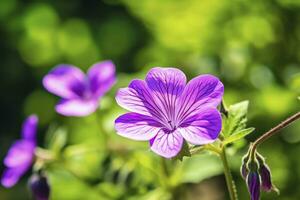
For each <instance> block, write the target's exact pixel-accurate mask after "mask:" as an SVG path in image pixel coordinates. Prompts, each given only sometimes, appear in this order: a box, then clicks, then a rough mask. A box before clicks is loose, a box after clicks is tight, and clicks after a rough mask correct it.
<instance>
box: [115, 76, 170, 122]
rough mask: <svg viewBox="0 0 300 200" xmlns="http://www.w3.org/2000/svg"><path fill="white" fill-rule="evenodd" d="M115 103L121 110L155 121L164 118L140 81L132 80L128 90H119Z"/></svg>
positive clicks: (143, 83) (145, 86)
mask: <svg viewBox="0 0 300 200" xmlns="http://www.w3.org/2000/svg"><path fill="white" fill-rule="evenodd" d="M116 101H117V103H118V104H119V105H120V106H122V107H123V108H125V109H127V110H129V111H131V112H135V113H139V114H142V115H147V116H153V117H154V118H155V119H156V120H157V121H162V120H163V119H165V118H166V116H165V114H164V113H162V110H161V108H160V107H159V106H158V105H157V103H156V101H155V100H154V99H153V97H152V95H151V92H150V91H149V89H148V88H147V85H146V83H145V82H144V81H142V80H133V81H132V82H131V83H130V85H129V87H128V88H121V89H119V91H118V93H117V96H116Z"/></svg>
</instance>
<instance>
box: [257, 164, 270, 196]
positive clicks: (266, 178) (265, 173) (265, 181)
mask: <svg viewBox="0 0 300 200" xmlns="http://www.w3.org/2000/svg"><path fill="white" fill-rule="evenodd" d="M259 174H260V177H261V188H262V189H263V190H264V191H266V192H270V191H271V190H272V181H271V172H270V169H269V167H268V166H267V165H263V166H261V167H260V168H259Z"/></svg>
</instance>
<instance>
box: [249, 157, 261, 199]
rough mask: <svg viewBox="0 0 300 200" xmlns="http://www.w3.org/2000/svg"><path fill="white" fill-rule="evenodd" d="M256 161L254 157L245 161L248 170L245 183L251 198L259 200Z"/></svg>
mask: <svg viewBox="0 0 300 200" xmlns="http://www.w3.org/2000/svg"><path fill="white" fill-rule="evenodd" d="M258 167H259V165H258V162H257V160H256V159H255V158H254V159H253V160H249V161H248V162H247V169H248V170H249V172H248V175H247V178H246V183H247V187H248V191H249V193H250V197H251V200H259V199H260V183H261V180H260V176H259V173H258Z"/></svg>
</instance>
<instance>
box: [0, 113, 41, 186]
mask: <svg viewBox="0 0 300 200" xmlns="http://www.w3.org/2000/svg"><path fill="white" fill-rule="evenodd" d="M37 123H38V118H37V116H36V115H31V116H29V117H28V118H27V119H26V120H25V121H24V123H23V126H22V134H21V135H22V138H21V139H20V140H17V141H16V142H15V143H14V144H13V145H12V146H11V147H10V149H9V151H8V153H7V155H6V156H5V158H4V165H5V166H6V169H5V170H4V172H3V175H2V178H1V184H2V185H3V186H4V187H7V188H9V187H12V186H14V185H15V184H16V183H17V182H18V181H19V179H20V177H21V176H23V174H25V173H26V171H27V170H28V169H29V168H30V167H31V165H32V163H33V160H34V151H35V148H36V129H37Z"/></svg>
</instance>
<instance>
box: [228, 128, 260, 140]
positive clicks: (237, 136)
mask: <svg viewBox="0 0 300 200" xmlns="http://www.w3.org/2000/svg"><path fill="white" fill-rule="evenodd" d="M254 129H255V128H252V127H251V128H246V129H242V130H240V131H237V132H236V133H234V134H233V135H230V136H229V137H228V138H226V139H225V140H224V144H229V143H232V142H235V141H237V140H240V139H242V138H244V137H245V136H246V135H248V134H250V133H252V132H253V131H254Z"/></svg>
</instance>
